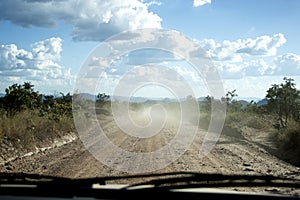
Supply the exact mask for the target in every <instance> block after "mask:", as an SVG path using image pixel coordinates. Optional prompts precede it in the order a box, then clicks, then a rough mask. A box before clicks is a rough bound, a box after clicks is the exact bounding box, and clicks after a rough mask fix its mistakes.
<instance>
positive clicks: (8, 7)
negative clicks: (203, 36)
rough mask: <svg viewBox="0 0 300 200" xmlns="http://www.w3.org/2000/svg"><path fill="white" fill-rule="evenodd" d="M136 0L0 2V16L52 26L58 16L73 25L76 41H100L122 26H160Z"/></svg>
mask: <svg viewBox="0 0 300 200" xmlns="http://www.w3.org/2000/svg"><path fill="white" fill-rule="evenodd" d="M153 4H158V5H159V3H157V2H155V1H154V2H148V3H145V2H141V1H138V0H102V1H98V0H64V1H28V0H10V1H1V2H0V20H8V21H11V22H12V23H15V24H17V25H20V26H23V27H32V26H36V27H55V25H56V24H57V21H58V20H63V21H65V22H66V23H69V24H71V25H73V32H72V36H73V39H74V40H78V41H82V40H85V41H101V40H104V39H106V38H108V37H110V36H112V35H113V34H117V33H119V32H122V31H125V30H133V29H140V28H161V24H160V22H161V21H162V19H161V18H160V17H159V16H158V15H156V14H154V13H152V12H150V11H149V10H148V7H149V6H151V5H153Z"/></svg>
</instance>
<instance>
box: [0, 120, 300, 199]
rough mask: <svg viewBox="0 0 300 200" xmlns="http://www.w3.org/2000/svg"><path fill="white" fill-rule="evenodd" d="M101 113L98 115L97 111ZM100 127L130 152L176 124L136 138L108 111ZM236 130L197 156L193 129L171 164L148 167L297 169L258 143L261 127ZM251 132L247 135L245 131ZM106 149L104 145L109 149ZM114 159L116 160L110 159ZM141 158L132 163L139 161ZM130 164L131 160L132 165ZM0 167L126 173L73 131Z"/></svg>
mask: <svg viewBox="0 0 300 200" xmlns="http://www.w3.org/2000/svg"><path fill="white" fill-rule="evenodd" d="M102 117H103V116H102ZM101 123H102V127H103V130H104V132H105V133H106V135H107V137H108V138H109V139H110V141H111V142H112V143H114V144H115V145H116V146H119V147H120V148H122V149H124V150H127V151H131V152H151V151H155V150H156V149H158V148H161V147H163V146H165V145H166V144H168V142H169V141H170V139H172V138H173V137H174V132H176V131H175V130H177V128H178V124H176V123H175V124H174V123H170V124H167V125H166V126H165V128H163V129H162V130H161V132H160V133H159V134H157V135H155V136H153V137H151V138H148V139H147V138H146V139H143V138H137V137H132V136H129V135H128V134H125V133H124V132H122V131H121V130H120V129H119V128H118V127H117V126H116V125H115V124H114V122H113V120H112V118H111V117H107V118H102V121H101ZM241 130H242V131H244V132H243V133H242V134H241V135H234V134H233V135H224V134H222V135H221V137H220V138H219V140H218V142H217V144H216V145H215V147H214V148H213V150H212V151H211V152H210V153H209V154H208V155H207V156H206V157H204V158H199V156H198V152H199V148H200V146H201V143H202V141H203V137H204V136H205V134H206V131H204V130H200V129H199V130H198V131H197V134H196V137H195V138H194V140H193V143H192V145H191V146H190V147H189V149H188V150H187V151H186V152H185V153H184V154H183V155H182V156H181V157H180V158H178V159H177V160H175V161H174V162H173V163H172V164H170V165H168V166H167V167H164V168H162V169H160V170H157V171H155V172H153V173H163V172H174V171H176V172H178V171H192V172H201V173H223V174H233V173H234V174H260V175H280V176H284V177H293V178H299V177H300V169H299V168H297V167H295V166H293V165H291V164H288V163H286V162H284V161H281V160H279V159H278V158H277V157H275V156H273V155H272V154H270V153H269V151H268V149H266V148H264V145H265V144H267V142H268V141H267V139H264V138H263V137H262V133H260V134H259V135H257V136H256V135H255V134H256V133H253V134H251V129H247V128H244V129H241ZM250 136H251V137H250ZM109 151H110V149H107V153H109ZM113 162H116V163H115V164H116V165H118V163H117V162H118V160H113ZM143 164H145V163H138V162H136V163H134V165H135V166H142V165H143ZM133 167H134V166H133ZM0 171H1V172H25V173H39V174H45V175H55V176H63V177H70V178H79V177H80V178H83V177H95V176H97V177H102V176H118V175H127V174H128V173H125V172H120V171H117V170H115V169H112V168H110V167H108V166H106V165H104V164H102V163H101V162H99V161H98V160H97V159H95V158H94V156H92V155H91V153H90V152H89V151H87V149H86V148H85V147H84V145H83V143H82V141H81V140H80V139H79V138H78V137H74V139H73V140H69V141H68V142H65V144H63V143H61V145H56V146H53V148H48V149H44V150H40V151H36V152H34V153H31V154H27V155H26V156H23V157H18V158H14V159H11V160H7V161H6V162H2V163H1V165H0ZM133 181H135V182H136V181H140V180H118V181H117V182H118V183H126V184H128V183H132V182H133ZM231 189H234V190H241V191H259V192H282V193H289V194H300V193H299V190H297V189H295V190H294V189H293V188H285V189H282V188H255V187H253V188H239V187H238V188H231Z"/></svg>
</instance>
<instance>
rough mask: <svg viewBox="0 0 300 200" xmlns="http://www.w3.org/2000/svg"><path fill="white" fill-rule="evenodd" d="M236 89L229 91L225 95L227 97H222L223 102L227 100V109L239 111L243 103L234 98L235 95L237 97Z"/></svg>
mask: <svg viewBox="0 0 300 200" xmlns="http://www.w3.org/2000/svg"><path fill="white" fill-rule="evenodd" d="M237 96H238V95H237V94H236V90H232V91H228V92H227V93H226V95H225V97H222V102H226V104H227V109H228V110H229V111H233V112H237V111H239V110H241V108H242V104H241V102H239V101H237V100H235V99H233V98H234V97H237Z"/></svg>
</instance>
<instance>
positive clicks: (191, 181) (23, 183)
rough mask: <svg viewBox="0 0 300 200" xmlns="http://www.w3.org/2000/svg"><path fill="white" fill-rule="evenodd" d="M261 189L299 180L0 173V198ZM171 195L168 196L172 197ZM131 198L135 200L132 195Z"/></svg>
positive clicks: (199, 175)
mask: <svg viewBox="0 0 300 200" xmlns="http://www.w3.org/2000/svg"><path fill="white" fill-rule="evenodd" d="M132 179H137V180H140V179H142V181H139V182H138V181H136V182H137V183H135V184H132V185H127V186H124V187H122V188H119V189H115V188H114V189H112V188H109V187H98V188H95V187H94V185H95V184H98V185H106V184H107V183H109V181H117V180H126V181H127V180H128V182H132ZM129 180H131V181H129ZM145 180H146V181H145ZM139 186H150V187H139ZM263 186H268V187H285V188H298V189H299V188H300V180H299V179H291V178H285V177H276V176H265V175H224V174H203V173H194V172H172V173H158V174H140V175H127V176H109V177H95V178H78V179H70V178H64V177H55V176H46V175H38V174H25V173H13V174H6V173H2V174H1V173H0V195H9V194H16V195H24V196H28V195H29V196H30V195H31V196H32V195H33V196H44V197H49V196H50V197H53V196H56V197H74V196H77V197H97V198H99V197H101V198H108V199H112V198H119V197H128V198H132V197H134V196H135V195H137V196H139V195H143V196H144V195H150V196H152V197H153V195H154V194H155V195H159V194H161V195H163V194H168V195H170V193H172V192H171V191H172V190H173V189H184V188H217V187H263ZM16 190H17V192H16ZM173 193H174V192H173ZM173 193H172V194H171V195H174V194H173ZM214 195H217V194H214ZM175 197H176V195H175ZM248 197H250V196H248ZM135 198H137V197H136V196H135ZM222 198H223V197H222Z"/></svg>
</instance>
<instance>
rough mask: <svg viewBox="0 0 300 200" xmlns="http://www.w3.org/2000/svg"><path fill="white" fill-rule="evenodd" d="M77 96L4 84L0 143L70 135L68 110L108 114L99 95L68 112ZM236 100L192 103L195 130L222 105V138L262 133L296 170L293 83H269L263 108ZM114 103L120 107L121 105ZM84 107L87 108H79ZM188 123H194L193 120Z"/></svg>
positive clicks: (299, 138) (298, 116)
mask: <svg viewBox="0 0 300 200" xmlns="http://www.w3.org/2000/svg"><path fill="white" fill-rule="evenodd" d="M80 95H81V94H74V96H72V95H71V94H70V93H68V94H63V93H60V95H59V96H53V95H42V94H40V93H39V92H38V91H35V90H34V86H33V85H31V83H28V82H25V83H24V84H22V85H18V84H13V85H11V86H9V87H8V88H7V89H6V90H5V95H4V96H3V97H0V113H1V115H0V141H1V140H3V139H4V138H5V139H9V140H11V141H14V142H19V143H23V144H24V145H27V146H28V145H30V144H33V143H43V142H44V141H51V140H53V139H54V138H56V137H58V136H62V135H63V134H67V133H70V132H76V130H75V125H74V122H73V111H77V110H90V108H95V113H96V114H97V115H98V116H99V117H100V118H101V116H102V117H103V116H104V115H111V114H112V113H111V99H110V96H109V95H106V94H104V93H99V94H98V95H97V96H96V97H95V99H90V100H86V99H85V100H84V101H83V102H84V103H83V104H82V105H81V104H80V103H79V104H77V106H78V107H76V108H73V109H72V101H74V100H75V101H81V100H82V98H86V97H83V96H80ZM237 96H238V94H237V91H236V90H233V91H228V92H227V93H226V95H225V97H223V98H222V99H221V100H216V99H214V97H212V96H207V97H206V98H205V99H204V100H202V101H198V102H199V109H200V112H201V115H200V121H199V126H200V128H203V129H207V128H208V125H209V122H210V119H211V107H212V104H213V103H214V105H215V106H217V105H218V103H226V106H227V113H226V120H225V124H224V128H223V134H227V135H229V136H233V137H237V138H243V133H242V131H243V130H242V129H243V128H245V127H248V128H250V129H249V130H253V131H254V132H256V133H257V132H258V133H259V132H262V133H267V134H268V139H269V140H270V141H271V142H272V143H273V144H275V145H276V147H277V150H276V152H277V156H279V157H280V158H281V159H283V160H285V161H288V162H290V163H292V164H294V165H297V166H300V160H299V158H300V92H299V90H297V89H296V84H295V83H294V80H293V79H290V78H284V79H283V83H281V84H274V85H271V87H270V88H269V89H268V90H267V91H266V96H265V100H264V103H263V104H260V103H258V102H254V101H251V102H244V101H238V100H236V99H237V98H236V97H237ZM189 98H192V97H188V98H187V99H186V101H188V100H189ZM216 102H217V103H216ZM114 103H116V104H118V105H119V106H122V105H123V104H122V102H114ZM123 103H124V102H123ZM155 103H157V102H155V101H147V102H143V103H140V102H139V103H138V102H131V103H130V104H129V108H130V110H131V111H133V112H135V111H139V110H141V109H145V106H146V107H147V106H151V105H154V104H155ZM161 103H163V105H164V107H165V108H167V109H168V110H171V111H172V112H171V115H178V114H179V113H180V109H179V106H180V104H178V102H172V101H170V102H169V101H163V102H161ZM84 106H85V107H86V106H87V107H88V108H83V107H84ZM88 112H89V111H88ZM88 112H87V113H83V116H82V120H80V122H81V123H83V124H87V123H85V122H86V121H85V120H86V119H87V118H88V117H89V116H87V115H89V114H90V113H88ZM78 113H81V112H78ZM191 113H192V112H191ZM101 114H102V115H101ZM100 118H99V119H100ZM191 122H193V123H194V122H195V120H194V118H193V116H192V117H191ZM196 123H198V121H197V122H196ZM87 126H88V125H87ZM82 127H85V126H82ZM86 128H88V127H86ZM250 134H251V131H250Z"/></svg>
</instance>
